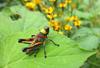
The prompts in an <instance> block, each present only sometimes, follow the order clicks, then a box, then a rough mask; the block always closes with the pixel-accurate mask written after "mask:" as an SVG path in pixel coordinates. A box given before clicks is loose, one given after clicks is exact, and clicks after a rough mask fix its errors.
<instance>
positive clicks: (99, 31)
mask: <svg viewBox="0 0 100 68" xmlns="http://www.w3.org/2000/svg"><path fill="white" fill-rule="evenodd" d="M92 30H93V31H94V33H95V34H96V35H97V36H99V37H100V28H93V29H92Z"/></svg>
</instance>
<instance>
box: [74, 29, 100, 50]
mask: <svg viewBox="0 0 100 68" xmlns="http://www.w3.org/2000/svg"><path fill="white" fill-rule="evenodd" d="M99 32H100V31H99V29H97V30H96V32H94V31H93V30H92V29H89V28H81V29H79V30H78V31H77V32H76V33H75V34H74V35H73V37H72V38H73V39H76V43H77V44H79V45H81V47H82V48H84V49H87V50H93V49H97V47H98V46H99V43H100V42H99V37H100V35H98V33H99Z"/></svg>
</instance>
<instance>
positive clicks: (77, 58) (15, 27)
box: [0, 5, 97, 68]
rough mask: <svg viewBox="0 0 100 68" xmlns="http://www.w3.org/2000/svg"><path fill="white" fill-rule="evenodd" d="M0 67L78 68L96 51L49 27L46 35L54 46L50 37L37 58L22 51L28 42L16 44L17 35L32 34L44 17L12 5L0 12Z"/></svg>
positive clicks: (41, 25)
mask: <svg viewBox="0 0 100 68" xmlns="http://www.w3.org/2000/svg"><path fill="white" fill-rule="evenodd" d="M14 12H17V13H18V14H19V15H20V16H21V18H19V19H18V20H15V21H12V20H11V18H10V15H11V14H12V13H14ZM0 20H1V22H0V24H1V25H0V27H1V28H0V31H1V33H0V37H1V38H0V41H2V42H1V44H0V68H3V67H5V68H23V67H27V68H33V67H35V68H38V67H41V68H61V67H62V68H65V67H66V68H73V67H74V68H79V67H80V66H81V65H83V64H84V62H85V61H86V59H87V58H88V57H89V56H91V55H93V54H95V53H96V52H97V51H95V50H94V51H89V50H84V49H82V48H80V46H79V45H77V44H76V43H75V42H74V41H72V40H71V39H69V38H67V37H66V36H62V35H61V34H57V33H56V32H55V31H53V30H52V29H51V28H50V33H49V36H48V37H50V38H51V39H52V40H53V41H54V42H55V43H59V44H60V46H59V47H58V46H55V45H54V44H53V43H52V42H50V41H49V40H46V54H47V58H44V50H43V47H42V46H41V49H40V51H39V53H38V54H37V56H36V57H34V55H30V56H28V55H25V53H23V52H22V51H21V49H22V48H23V47H28V46H29V45H27V44H26V45H25V44H21V43H18V39H20V38H29V37H30V36H31V35H32V34H37V33H38V32H39V29H40V28H44V26H47V20H46V19H45V17H44V16H43V15H42V14H41V13H39V12H32V11H29V10H28V9H26V8H25V7H23V6H21V5H19V6H13V7H11V10H10V9H9V8H5V9H4V10H3V11H2V12H0Z"/></svg>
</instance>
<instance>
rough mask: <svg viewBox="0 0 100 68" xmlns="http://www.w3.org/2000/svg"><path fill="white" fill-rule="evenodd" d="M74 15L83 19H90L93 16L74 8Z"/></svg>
mask: <svg viewBox="0 0 100 68" xmlns="http://www.w3.org/2000/svg"><path fill="white" fill-rule="evenodd" d="M75 14H76V16H78V17H79V18H83V19H90V18H93V17H94V16H93V15H92V14H91V13H88V12H81V11H79V10H76V13H75Z"/></svg>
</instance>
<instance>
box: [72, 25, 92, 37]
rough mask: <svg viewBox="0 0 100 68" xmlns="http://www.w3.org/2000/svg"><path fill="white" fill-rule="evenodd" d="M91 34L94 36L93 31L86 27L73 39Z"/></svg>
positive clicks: (79, 30) (78, 31)
mask: <svg viewBox="0 0 100 68" xmlns="http://www.w3.org/2000/svg"><path fill="white" fill-rule="evenodd" d="M89 34H93V30H91V29H89V28H86V27H81V28H80V29H78V30H77V31H76V33H75V34H74V35H73V36H72V39H75V38H78V37H79V36H86V35H89Z"/></svg>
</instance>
